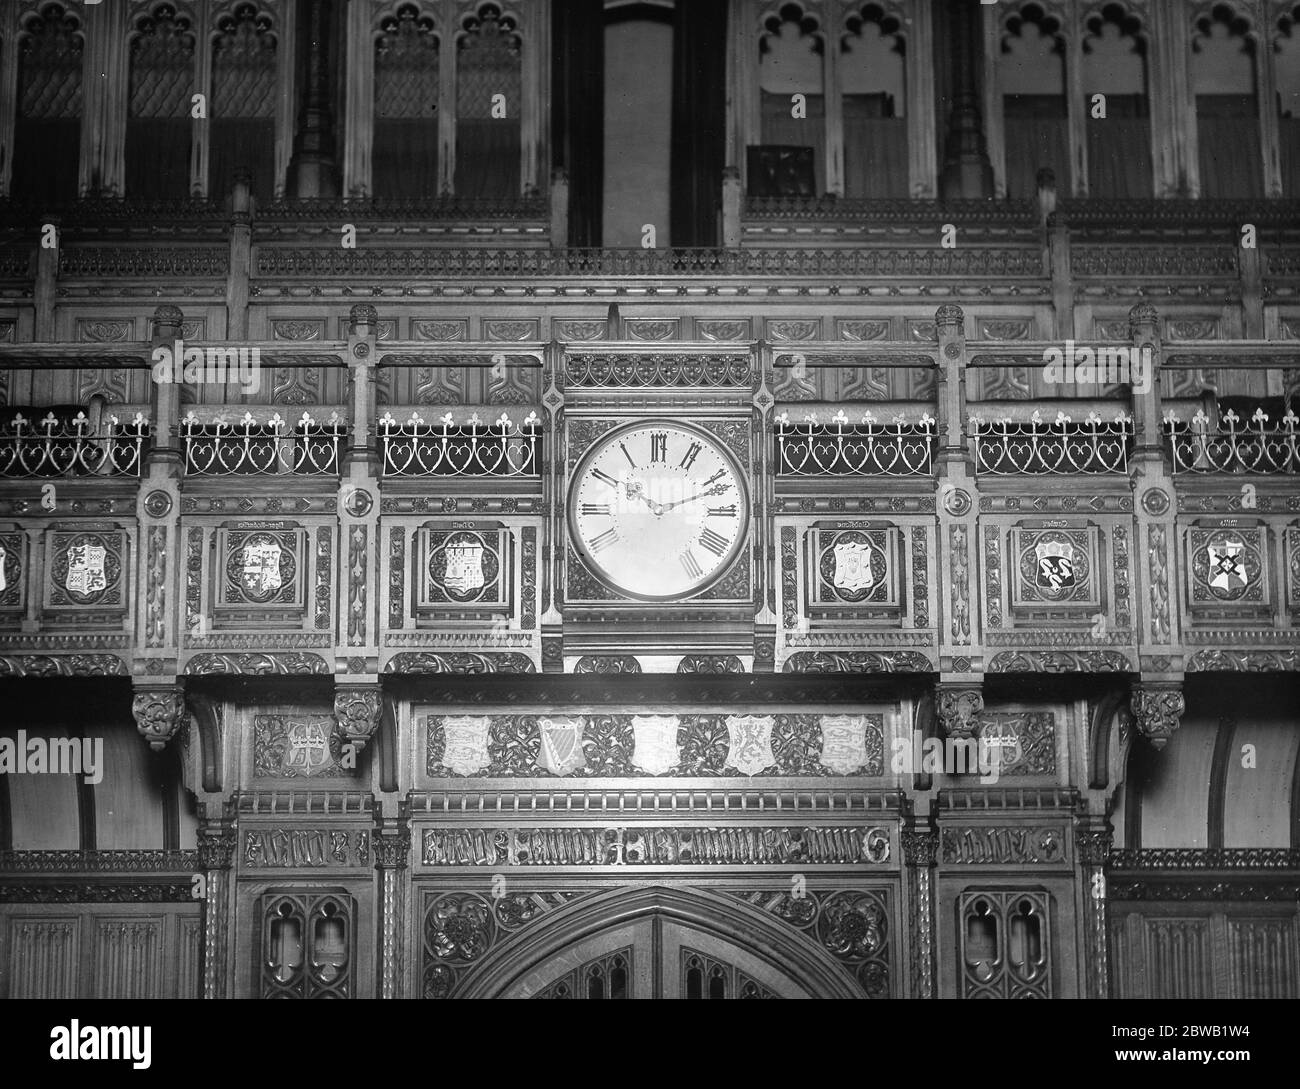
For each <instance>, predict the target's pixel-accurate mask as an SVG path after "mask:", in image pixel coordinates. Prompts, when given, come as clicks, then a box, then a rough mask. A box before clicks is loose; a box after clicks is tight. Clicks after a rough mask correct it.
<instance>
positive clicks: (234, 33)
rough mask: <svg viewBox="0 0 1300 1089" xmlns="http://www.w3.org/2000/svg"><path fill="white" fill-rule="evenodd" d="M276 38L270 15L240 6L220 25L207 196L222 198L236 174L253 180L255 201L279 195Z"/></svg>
mask: <svg viewBox="0 0 1300 1089" xmlns="http://www.w3.org/2000/svg"><path fill="white" fill-rule="evenodd" d="M277 45H278V43H277V40H276V34H275V31H274V23H273V20H272V17H271V15H270V14H268V13H267V12H266V11H264V10H262V9H261V8H259V7H258V6H257V5H255V4H251V3H250V4H237V5H235V6H234V7H233V8H232V9H231V10H230V11H228V12H227V13H226V14H224V15H222V16H221V17H220V18H218V19H217V35H216V38H215V39H214V40H213V43H212V101H211V113H210V116H211V120H210V122H209V129H208V132H209V140H210V144H209V156H210V159H209V171H208V194H209V195H210V196H212V197H214V198H219V197H222V196H224V195H225V194H226V193H227V192H228V191H229V190H230V187H231V184H232V182H233V178H234V176H235V174H236V172H238V171H240V170H247V171H248V172H249V173H250V174H251V176H252V188H253V195H254V196H255V197H256V198H257V199H258V200H262V201H270V200H271V199H272V197H273V195H274V191H275V101H276V99H275V95H276V85H275V84H276V49H277Z"/></svg>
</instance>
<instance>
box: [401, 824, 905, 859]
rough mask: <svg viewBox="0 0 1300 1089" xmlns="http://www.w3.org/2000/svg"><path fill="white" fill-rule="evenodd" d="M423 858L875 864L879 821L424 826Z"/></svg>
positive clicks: (885, 833)
mask: <svg viewBox="0 0 1300 1089" xmlns="http://www.w3.org/2000/svg"><path fill="white" fill-rule="evenodd" d="M421 842H422V847H421V862H422V863H423V865H424V866H427V867H437V868H441V867H447V866H718V865H733V866H764V865H800V866H802V865H809V866H818V865H823V866H840V865H878V866H883V865H885V864H887V863H888V862H889V861H890V859H891V857H892V855H893V851H892V840H891V836H890V832H889V830H888V829H887V828H884V827H860V826H853V827H845V826H837V827H830V826H816V827H807V826H803V825H754V824H742V825H728V826H715V827H682V826H678V825H664V826H649V825H641V826H634V825H629V826H627V827H618V828H553V827H547V828H519V827H496V826H491V827H483V828H426V829H425V830H424V833H423V837H422V841H421Z"/></svg>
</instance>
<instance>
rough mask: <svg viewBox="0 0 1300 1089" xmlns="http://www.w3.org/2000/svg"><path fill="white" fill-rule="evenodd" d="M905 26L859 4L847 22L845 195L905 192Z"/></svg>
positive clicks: (843, 56) (843, 47) (842, 77)
mask: <svg viewBox="0 0 1300 1089" xmlns="http://www.w3.org/2000/svg"><path fill="white" fill-rule="evenodd" d="M901 27H902V24H901V22H900V20H899V18H898V17H897V16H896V15H893V14H890V13H887V12H886V11H885V9H884V8H883V7H882V6H881V5H880V4H863V5H861V6H860V7H855V8H854V9H853V10H852V11H850V12H849V14H848V15H847V16H846V18H845V21H844V29H845V32H844V33H843V34H842V35H841V36H840V57H839V64H838V66H837V67H838V72H839V86H840V102H841V113H842V124H843V130H844V193H845V196H849V197H906V196H907V185H908V157H907V154H908V149H907V119H906V117H905V114H906V110H907V107H906V90H905V88H906V79H905V65H906V60H907V59H906V43H905V41H904V39H903V36H902V34H901V32H900V31H901Z"/></svg>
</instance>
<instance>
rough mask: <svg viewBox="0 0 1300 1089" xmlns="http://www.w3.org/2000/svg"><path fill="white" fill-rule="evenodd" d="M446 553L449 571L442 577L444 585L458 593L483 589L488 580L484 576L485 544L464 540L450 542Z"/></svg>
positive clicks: (468, 592)
mask: <svg viewBox="0 0 1300 1089" xmlns="http://www.w3.org/2000/svg"><path fill="white" fill-rule="evenodd" d="M446 553H447V573H446V574H445V575H444V576H443V579H442V584H443V586H444V587H445V588H446V589H448V590H451V591H453V592H454V593H457V594H470V593H473V592H474V591H475V590H481V589H482V588H483V583H484V582H485V581H486V580H485V579H484V577H483V546H482V545H481V544H479V543H478V542H465V541H463V540H462V541H461V542H460V543H457V544H449V545H448V546H447V548H446Z"/></svg>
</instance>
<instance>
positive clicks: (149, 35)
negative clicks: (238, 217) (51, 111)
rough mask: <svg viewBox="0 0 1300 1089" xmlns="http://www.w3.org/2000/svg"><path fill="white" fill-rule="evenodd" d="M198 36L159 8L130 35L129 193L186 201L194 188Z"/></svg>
mask: <svg viewBox="0 0 1300 1089" xmlns="http://www.w3.org/2000/svg"><path fill="white" fill-rule="evenodd" d="M194 46H195V39H194V33H193V30H192V28H191V25H190V20H189V18H188V17H186V16H185V15H183V14H180V13H178V12H177V9H176V7H175V5H173V4H155V5H154V6H153V7H152V8H151V9H150V10H149V11H147V12H146V13H145V14H143V15H140V16H139V17H138V18H137V19H136V21H135V32H134V33H133V34H132V36H131V79H130V101H129V105H128V112H127V122H126V193H127V195H128V196H131V197H141V198H145V199H149V198H160V197H184V196H186V195H187V194H188V193H189V189H190V107H191V95H192V94H193V88H194Z"/></svg>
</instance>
